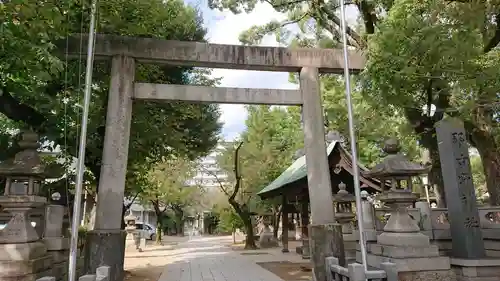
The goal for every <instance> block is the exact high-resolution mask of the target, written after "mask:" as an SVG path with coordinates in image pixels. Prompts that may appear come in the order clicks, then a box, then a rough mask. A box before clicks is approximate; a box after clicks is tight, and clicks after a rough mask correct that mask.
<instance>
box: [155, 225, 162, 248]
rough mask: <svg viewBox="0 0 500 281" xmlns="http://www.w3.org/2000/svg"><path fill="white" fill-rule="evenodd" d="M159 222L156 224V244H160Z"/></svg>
mask: <svg viewBox="0 0 500 281" xmlns="http://www.w3.org/2000/svg"><path fill="white" fill-rule="evenodd" d="M161 234H162V233H161V223H158V225H157V226H156V244H158V245H162V243H161Z"/></svg>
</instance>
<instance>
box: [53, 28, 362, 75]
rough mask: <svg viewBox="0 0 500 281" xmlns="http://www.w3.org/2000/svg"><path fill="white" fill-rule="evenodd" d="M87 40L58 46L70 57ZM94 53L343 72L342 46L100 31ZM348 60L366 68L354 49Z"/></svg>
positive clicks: (233, 66)
mask: <svg viewBox="0 0 500 281" xmlns="http://www.w3.org/2000/svg"><path fill="white" fill-rule="evenodd" d="M82 40H83V42H82ZM87 40H88V35H82V34H75V35H73V36H70V38H69V40H68V42H67V43H68V48H67V49H66V41H65V42H64V44H62V42H61V46H60V48H59V49H60V50H64V52H66V51H67V54H68V55H69V57H74V56H79V55H80V53H82V54H85V53H86V50H81V48H80V46H81V44H82V43H83V44H84V45H86V44H87V43H86V42H87ZM80 50H81V51H80ZM94 54H95V58H96V59H100V58H109V57H111V56H115V55H127V56H130V57H133V58H135V59H136V60H137V61H139V62H151V63H156V64H172V65H186V66H194V67H208V68H225V69H243V70H261V71H280V72H299V71H300V69H301V68H302V67H313V68H318V69H319V72H320V73H343V71H344V60H343V54H342V50H340V49H318V48H294V49H290V48H283V47H257V46H242V45H222V44H211V43H203V42H189V41H171V40H162V39H156V38H139V37H126V36H117V35H107V34H97V35H96V40H95V50H94ZM349 59H350V60H349V64H350V69H351V71H352V72H359V71H361V70H362V69H363V68H364V64H365V58H364V56H363V55H362V54H361V53H360V52H357V51H351V52H350V54H349Z"/></svg>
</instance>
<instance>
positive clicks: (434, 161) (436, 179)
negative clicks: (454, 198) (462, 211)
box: [427, 137, 446, 208]
mask: <svg viewBox="0 0 500 281" xmlns="http://www.w3.org/2000/svg"><path fill="white" fill-rule="evenodd" d="M427 149H429V156H430V160H431V165H432V166H431V170H430V172H429V182H430V184H431V186H432V187H433V190H434V194H435V196H436V203H437V207H438V208H446V193H445V191H444V182H443V172H442V170H441V160H440V158H439V150H438V147H437V139H436V138H435V137H432V140H431V141H430V142H429V143H428V146H427Z"/></svg>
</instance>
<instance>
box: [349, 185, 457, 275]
mask: <svg viewBox="0 0 500 281" xmlns="http://www.w3.org/2000/svg"><path fill="white" fill-rule="evenodd" d="M378 199H379V200H380V201H382V202H384V203H385V205H387V206H388V207H389V208H391V216H390V218H389V220H388V221H387V223H386V225H385V227H384V232H382V233H381V234H380V235H378V237H377V243H376V244H367V252H368V253H367V262H368V265H370V266H374V267H379V268H380V266H381V263H383V262H387V261H390V262H393V263H395V264H396V266H397V269H398V272H400V274H404V272H412V273H411V274H414V273H415V272H422V271H426V272H427V273H429V272H435V273H436V275H439V276H442V275H447V274H449V270H450V259H449V258H448V257H442V256H439V248H438V246H436V245H431V244H430V240H429V237H428V236H426V235H424V234H423V233H421V232H420V227H419V226H418V224H417V222H416V221H415V220H414V219H413V218H412V217H410V215H409V213H408V209H407V208H408V206H411V204H412V203H413V202H415V201H416V200H417V196H416V195H415V194H413V193H412V192H411V191H409V190H389V191H386V192H384V193H382V194H380V195H379V196H378ZM360 258H361V257H360V255H358V256H357V259H358V260H359V259H360Z"/></svg>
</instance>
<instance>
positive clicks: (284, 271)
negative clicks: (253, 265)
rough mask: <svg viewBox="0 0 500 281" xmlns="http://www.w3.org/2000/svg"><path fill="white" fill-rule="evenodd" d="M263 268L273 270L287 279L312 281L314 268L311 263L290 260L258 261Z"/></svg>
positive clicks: (290, 280) (288, 280)
mask: <svg viewBox="0 0 500 281" xmlns="http://www.w3.org/2000/svg"><path fill="white" fill-rule="evenodd" d="M257 264H258V265H260V266H261V267H262V268H264V269H266V270H268V271H270V272H272V273H273V274H275V275H277V276H278V277H279V278H281V279H283V280H285V281H310V280H312V269H311V264H310V263H295V262H289V261H278V262H258V263H257Z"/></svg>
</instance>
